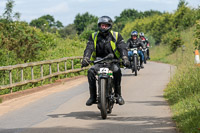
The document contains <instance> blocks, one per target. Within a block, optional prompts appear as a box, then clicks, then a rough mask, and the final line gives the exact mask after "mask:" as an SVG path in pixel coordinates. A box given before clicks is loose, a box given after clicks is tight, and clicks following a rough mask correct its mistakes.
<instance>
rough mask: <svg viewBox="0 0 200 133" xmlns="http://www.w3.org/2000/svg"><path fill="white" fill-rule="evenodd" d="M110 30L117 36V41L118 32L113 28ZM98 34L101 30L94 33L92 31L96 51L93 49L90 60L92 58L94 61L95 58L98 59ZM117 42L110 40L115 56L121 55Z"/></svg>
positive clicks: (116, 37)
mask: <svg viewBox="0 0 200 133" xmlns="http://www.w3.org/2000/svg"><path fill="white" fill-rule="evenodd" d="M110 32H111V34H112V36H113V37H114V38H115V40H116V41H115V42H117V39H118V32H114V31H112V30H111V31H110ZM98 34H99V32H94V33H92V39H93V40H94V51H93V53H92V56H91V58H90V60H92V61H94V60H95V59H96V46H97V36H98ZM115 42H113V41H110V44H111V47H112V50H113V51H114V53H115V56H116V57H117V58H119V57H120V53H119V51H118V50H117V47H116V44H115Z"/></svg>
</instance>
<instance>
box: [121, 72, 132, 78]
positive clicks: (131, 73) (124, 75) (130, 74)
mask: <svg viewBox="0 0 200 133" xmlns="http://www.w3.org/2000/svg"><path fill="white" fill-rule="evenodd" d="M122 76H127V77H128V76H133V77H135V73H131V74H122Z"/></svg>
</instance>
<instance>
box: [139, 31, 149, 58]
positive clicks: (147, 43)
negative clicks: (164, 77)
mask: <svg viewBox="0 0 200 133" xmlns="http://www.w3.org/2000/svg"><path fill="white" fill-rule="evenodd" d="M139 37H140V39H141V40H142V41H143V43H144V45H145V46H146V48H147V60H150V56H149V47H150V43H149V41H148V39H147V38H146V37H145V36H144V33H143V32H141V33H140V34H139Z"/></svg>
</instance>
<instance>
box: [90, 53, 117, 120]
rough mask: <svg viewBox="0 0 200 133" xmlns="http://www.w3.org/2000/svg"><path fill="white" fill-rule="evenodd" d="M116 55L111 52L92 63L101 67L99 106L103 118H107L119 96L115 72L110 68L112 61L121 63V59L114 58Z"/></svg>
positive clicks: (98, 78) (98, 75) (98, 77)
mask: <svg viewBox="0 0 200 133" xmlns="http://www.w3.org/2000/svg"><path fill="white" fill-rule="evenodd" d="M113 58H114V55H113V54H109V55H108V56H106V57H104V58H99V59H97V60H95V61H90V63H93V64H94V65H95V64H98V65H99V66H100V69H99V71H98V73H97V75H96V76H97V77H96V79H97V83H98V87H97V107H98V109H99V110H100V111H101V117H102V119H106V118H107V114H110V113H111V112H112V109H113V106H114V104H115V103H116V102H117V99H118V97H116V95H115V93H114V85H113V72H112V70H110V66H111V65H112V63H120V60H118V59H113Z"/></svg>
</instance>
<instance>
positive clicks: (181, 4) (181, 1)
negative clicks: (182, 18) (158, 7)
mask: <svg viewBox="0 0 200 133" xmlns="http://www.w3.org/2000/svg"><path fill="white" fill-rule="evenodd" d="M187 4H188V3H187V2H186V1H185V0H179V3H178V9H179V8H180V7H182V6H187Z"/></svg>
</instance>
